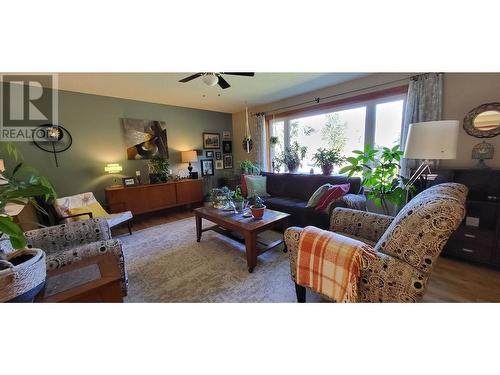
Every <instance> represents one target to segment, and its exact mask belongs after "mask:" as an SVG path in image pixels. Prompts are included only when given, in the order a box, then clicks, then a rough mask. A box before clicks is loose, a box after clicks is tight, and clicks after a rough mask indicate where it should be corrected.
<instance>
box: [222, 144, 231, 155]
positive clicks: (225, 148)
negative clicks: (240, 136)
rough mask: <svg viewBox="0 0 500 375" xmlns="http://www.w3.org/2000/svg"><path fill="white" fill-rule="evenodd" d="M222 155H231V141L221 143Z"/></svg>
mask: <svg viewBox="0 0 500 375" xmlns="http://www.w3.org/2000/svg"><path fill="white" fill-rule="evenodd" d="M222 153H223V154H232V153H233V142H232V141H222Z"/></svg>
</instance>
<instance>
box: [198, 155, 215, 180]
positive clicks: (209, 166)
mask: <svg viewBox="0 0 500 375" xmlns="http://www.w3.org/2000/svg"><path fill="white" fill-rule="evenodd" d="M200 163H201V175H202V176H213V175H214V160H213V159H204V160H200Z"/></svg>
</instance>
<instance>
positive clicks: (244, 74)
mask: <svg viewBox="0 0 500 375" xmlns="http://www.w3.org/2000/svg"><path fill="white" fill-rule="evenodd" d="M221 74H230V75H232V76H244V77H253V76H254V75H255V73H221Z"/></svg>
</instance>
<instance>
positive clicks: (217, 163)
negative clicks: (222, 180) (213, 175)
mask: <svg viewBox="0 0 500 375" xmlns="http://www.w3.org/2000/svg"><path fill="white" fill-rule="evenodd" d="M215 169H224V162H223V161H222V160H216V161H215Z"/></svg>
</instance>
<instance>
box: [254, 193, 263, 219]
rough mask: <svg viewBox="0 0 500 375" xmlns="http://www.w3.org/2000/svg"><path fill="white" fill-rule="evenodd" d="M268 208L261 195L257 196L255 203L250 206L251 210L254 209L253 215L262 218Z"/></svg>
mask: <svg viewBox="0 0 500 375" xmlns="http://www.w3.org/2000/svg"><path fill="white" fill-rule="evenodd" d="M265 209H266V206H264V201H263V200H262V198H261V197H259V196H256V197H255V201H254V204H253V205H252V206H250V210H252V216H253V217H254V218H255V219H262V216H264V210H265Z"/></svg>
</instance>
